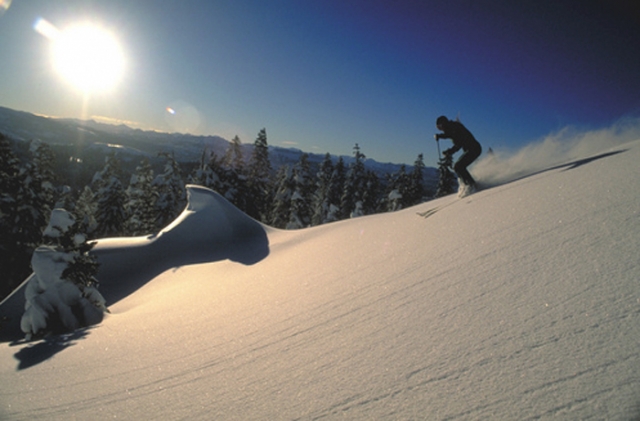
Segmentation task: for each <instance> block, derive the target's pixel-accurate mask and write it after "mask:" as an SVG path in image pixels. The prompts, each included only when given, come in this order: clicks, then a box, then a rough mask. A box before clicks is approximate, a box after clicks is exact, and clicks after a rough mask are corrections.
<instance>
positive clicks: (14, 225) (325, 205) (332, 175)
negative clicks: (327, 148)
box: [0, 129, 434, 298]
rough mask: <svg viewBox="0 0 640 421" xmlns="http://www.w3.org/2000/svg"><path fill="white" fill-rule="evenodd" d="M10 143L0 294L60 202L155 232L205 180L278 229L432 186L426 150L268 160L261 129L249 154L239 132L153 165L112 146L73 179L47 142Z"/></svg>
mask: <svg viewBox="0 0 640 421" xmlns="http://www.w3.org/2000/svg"><path fill="white" fill-rule="evenodd" d="M15 146H16V142H12V141H11V140H10V139H9V138H8V137H6V136H4V135H2V134H1V133H0V255H1V261H0V270H1V271H2V273H3V282H2V284H1V285H0V298H1V297H4V296H6V295H7V294H8V293H9V292H10V291H11V290H12V289H13V288H14V287H15V286H17V284H18V283H19V282H21V281H22V280H23V279H25V278H26V276H27V275H28V274H29V273H30V268H29V261H30V258H31V255H32V253H33V250H34V249H35V248H36V247H37V245H38V244H40V242H41V240H42V231H43V229H44V228H45V227H46V225H47V223H48V220H49V217H50V214H51V212H52V210H53V209H56V208H63V209H65V210H67V211H69V212H70V213H71V214H72V215H73V216H74V218H75V220H76V221H77V224H78V229H79V230H80V231H81V232H83V233H84V234H85V235H86V236H87V238H90V239H95V238H105V237H117V236H136V235H147V234H152V233H156V232H158V231H159V230H161V229H162V228H164V227H165V226H167V225H168V224H169V223H170V222H171V221H173V220H174V219H175V218H176V217H177V216H178V215H179V214H180V212H182V210H183V209H184V207H185V205H186V200H187V198H186V189H185V185H186V184H197V185H201V186H204V187H208V188H211V189H212V190H215V191H217V192H218V193H220V194H221V195H223V196H224V197H225V198H226V199H227V200H229V201H230V202H231V203H233V204H234V205H235V206H236V207H238V208H239V209H240V210H242V211H243V212H245V213H247V214H248V215H249V216H251V217H253V218H255V219H256V220H259V221H261V222H263V223H265V224H268V225H270V226H273V227H277V228H284V229H298V228H304V227H308V226H313V225H321V224H325V223H329V222H333V221H338V220H342V219H347V218H352V217H357V216H361V215H369V214H374V213H379V212H387V211H396V210H399V209H402V208H406V207H408V206H412V205H415V204H417V203H420V202H422V201H424V200H427V199H428V198H431V197H433V196H434V194H433V192H428V191H427V190H426V189H425V184H424V170H425V165H424V161H423V156H422V154H420V155H419V156H418V158H417V159H416V161H415V163H414V165H413V167H411V169H410V171H408V170H407V168H406V166H404V165H402V166H401V167H400V169H399V170H398V171H397V172H396V173H393V174H389V173H388V174H386V175H384V176H382V177H381V176H378V175H377V174H375V173H374V172H373V171H371V170H368V169H367V168H365V165H364V160H365V155H364V154H363V153H362V151H361V149H360V147H359V146H358V144H356V145H355V146H354V148H353V156H354V159H353V161H352V162H350V163H349V164H345V162H344V160H343V159H342V157H339V158H337V159H335V160H334V159H333V158H332V157H331V155H330V154H329V153H327V154H326V155H325V157H324V160H323V161H322V162H321V163H320V164H319V165H317V164H316V165H312V164H311V163H310V162H309V156H308V155H307V154H302V155H301V157H300V159H299V160H298V162H296V163H295V164H290V165H289V164H287V165H282V166H280V167H279V168H277V169H274V168H272V166H271V162H270V159H269V148H268V142H267V133H266V130H265V129H262V130H260V131H259V133H258V136H257V138H256V140H255V141H254V143H253V148H252V149H251V154H250V156H248V157H245V156H243V148H242V144H241V141H240V139H239V138H238V137H237V136H236V137H235V138H234V139H233V140H232V141H231V142H230V144H229V147H228V149H227V150H226V153H225V154H224V155H223V156H217V155H216V154H215V153H212V152H210V151H207V150H204V151H203V152H202V155H201V158H200V160H199V162H197V163H191V164H184V163H183V164H180V163H178V162H177V161H176V159H175V157H174V155H173V154H172V153H170V152H167V153H162V154H160V156H159V158H160V159H163V160H164V163H163V167H162V168H161V169H160V170H155V171H154V169H153V167H152V165H151V163H150V161H149V159H148V158H143V159H142V160H141V161H140V162H139V163H138V164H137V166H136V167H135V170H133V171H128V172H127V171H125V170H123V165H122V160H121V158H120V157H119V156H118V154H117V152H112V153H110V154H108V155H107V156H106V157H105V160H104V165H103V166H102V168H101V169H99V170H98V171H96V172H95V174H94V175H93V177H92V178H91V180H90V182H88V183H87V184H86V185H84V186H82V187H79V186H76V187H75V188H72V187H70V185H71V184H73V183H71V182H69V180H65V179H63V178H64V177H60V175H59V174H57V173H56V169H58V170H60V167H61V166H62V165H61V164H60V162H61V159H60V157H56V155H55V154H54V152H53V150H52V148H51V146H50V145H48V144H47V143H45V142H41V141H32V142H30V144H29V151H28V153H26V154H23V155H25V156H24V157H23V158H22V159H20V158H19V157H18V155H17V154H16V152H15ZM65 159H67V160H68V159H72V157H69V156H65V157H63V159H62V162H65V161H64V160H65ZM67 162H68V161H67ZM59 172H60V171H59ZM65 182H66V183H65Z"/></svg>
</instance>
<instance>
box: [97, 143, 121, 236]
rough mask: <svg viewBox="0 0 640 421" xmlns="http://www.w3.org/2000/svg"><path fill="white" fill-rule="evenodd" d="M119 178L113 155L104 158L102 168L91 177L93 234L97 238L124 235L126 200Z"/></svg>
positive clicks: (116, 158)
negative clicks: (94, 220)
mask: <svg viewBox="0 0 640 421" xmlns="http://www.w3.org/2000/svg"><path fill="white" fill-rule="evenodd" d="M120 177H121V169H120V160H119V159H118V157H117V156H116V155H115V154H111V155H108V156H107V157H106V159H105V165H104V168H103V169H102V170H101V171H99V172H97V173H96V174H95V176H94V177H93V185H94V192H95V199H94V200H95V202H96V213H95V218H96V222H97V228H96V232H95V234H96V235H97V236H99V237H114V236H120V235H122V234H123V233H124V223H125V221H126V220H127V214H126V210H125V203H126V200H127V198H126V194H125V190H124V187H123V185H122V182H121V181H120Z"/></svg>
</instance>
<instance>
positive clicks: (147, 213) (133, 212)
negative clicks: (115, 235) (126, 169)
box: [125, 158, 158, 235]
mask: <svg viewBox="0 0 640 421" xmlns="http://www.w3.org/2000/svg"><path fill="white" fill-rule="evenodd" d="M152 183H153V169H152V168H151V165H150V164H149V160H148V159H147V158H144V159H143V160H142V162H141V163H140V165H139V166H137V167H136V172H135V174H133V175H131V179H130V181H129V187H127V190H126V192H125V193H126V196H127V202H126V205H125V211H126V213H127V215H128V219H127V221H126V222H125V232H126V233H127V235H144V234H150V233H153V232H155V229H156V225H155V222H156V214H155V205H156V200H157V199H158V193H157V192H156V190H155V189H154V187H153V186H152Z"/></svg>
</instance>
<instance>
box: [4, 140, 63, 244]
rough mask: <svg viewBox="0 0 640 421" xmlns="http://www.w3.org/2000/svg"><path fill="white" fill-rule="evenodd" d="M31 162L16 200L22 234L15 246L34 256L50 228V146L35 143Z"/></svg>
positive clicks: (22, 174) (17, 223) (17, 222)
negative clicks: (43, 231) (46, 227)
mask: <svg viewBox="0 0 640 421" xmlns="http://www.w3.org/2000/svg"><path fill="white" fill-rule="evenodd" d="M30 146H31V147H30V152H31V162H30V163H29V164H27V165H26V166H25V167H23V168H21V170H20V174H19V179H20V183H21V185H20V189H19V191H18V195H17V197H16V202H17V204H18V206H17V215H16V218H15V219H14V221H13V222H12V224H14V230H17V231H18V235H17V236H16V238H15V241H16V243H15V246H16V247H17V248H19V249H23V250H28V252H29V254H31V253H32V252H33V250H34V249H35V247H36V246H37V245H38V242H39V241H40V238H41V236H42V230H43V229H44V228H45V226H46V225H47V218H48V217H49V214H50V213H51V206H52V205H53V198H54V190H55V189H54V187H53V178H54V175H53V170H52V168H53V155H52V154H51V149H50V148H49V146H48V145H47V144H46V143H41V142H32V143H31V145H30Z"/></svg>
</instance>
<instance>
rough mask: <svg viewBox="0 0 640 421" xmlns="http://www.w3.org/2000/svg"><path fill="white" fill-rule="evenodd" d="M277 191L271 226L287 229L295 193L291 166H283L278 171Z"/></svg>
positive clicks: (270, 221) (274, 198)
mask: <svg viewBox="0 0 640 421" xmlns="http://www.w3.org/2000/svg"><path fill="white" fill-rule="evenodd" d="M275 190H276V191H275V194H274V197H273V208H272V209H271V213H270V214H271V219H270V220H269V224H270V225H271V226H274V227H276V228H285V227H286V226H287V223H288V222H289V212H290V210H291V198H292V197H293V193H294V191H295V180H294V172H293V169H292V168H291V166H290V165H283V166H281V167H280V169H279V170H278V174H277V175H276V181H275Z"/></svg>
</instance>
